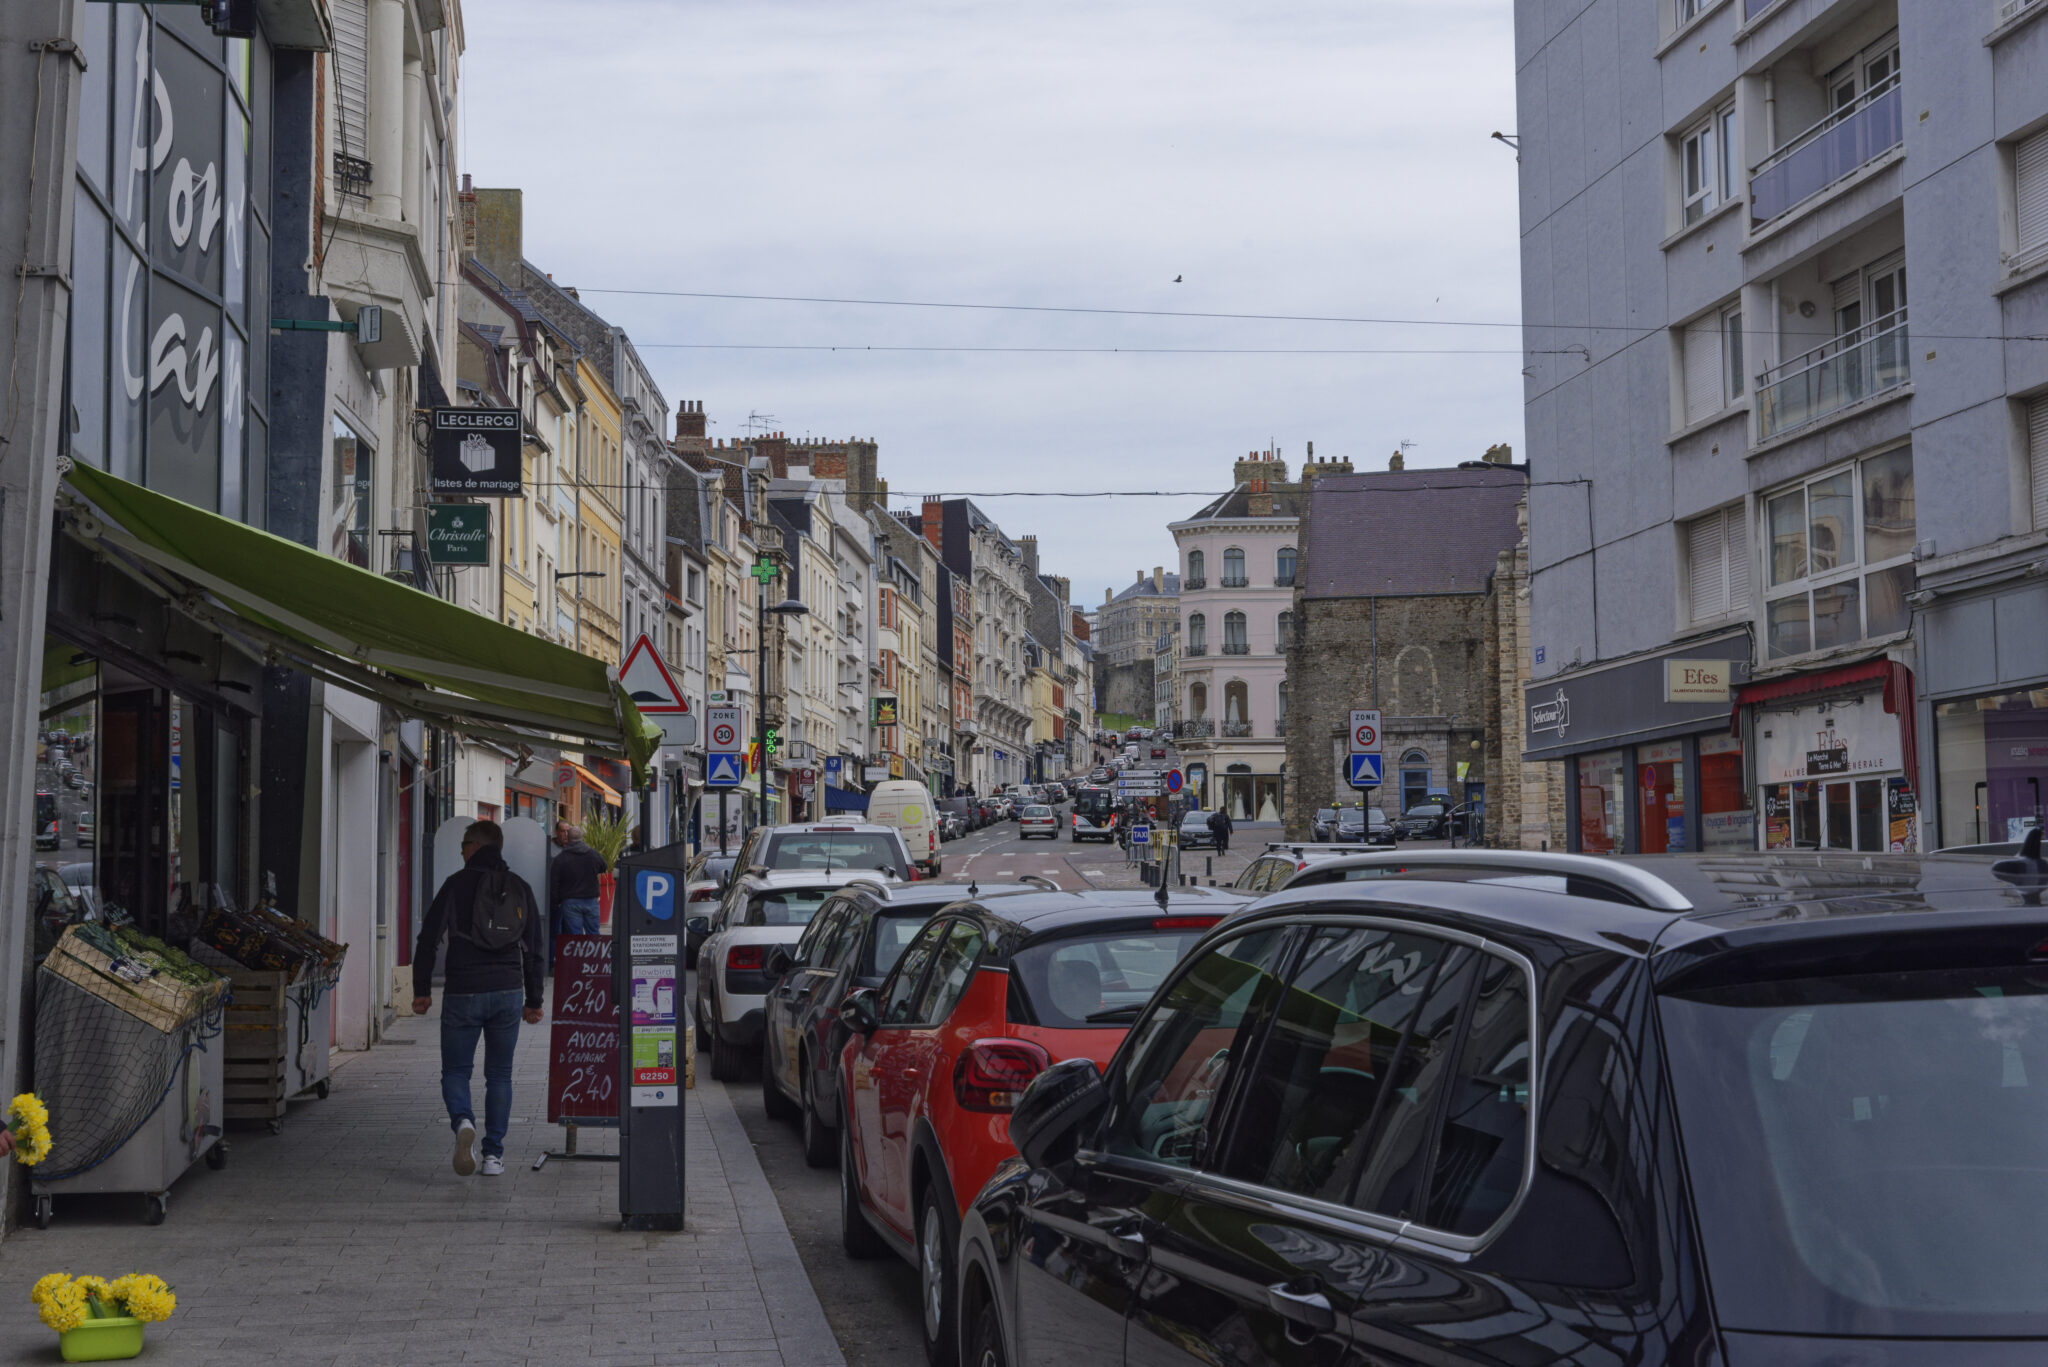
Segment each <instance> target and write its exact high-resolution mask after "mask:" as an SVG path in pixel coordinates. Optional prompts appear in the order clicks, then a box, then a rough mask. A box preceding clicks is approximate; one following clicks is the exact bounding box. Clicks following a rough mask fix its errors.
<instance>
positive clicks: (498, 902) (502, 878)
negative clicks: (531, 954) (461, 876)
mask: <svg viewBox="0 0 2048 1367" xmlns="http://www.w3.org/2000/svg"><path fill="white" fill-rule="evenodd" d="M532 913H533V891H532V889H530V888H528V887H527V886H526V880H524V879H522V878H521V877H520V876H519V875H518V874H516V873H514V872H512V870H510V869H485V870H484V872H483V876H482V877H481V878H479V879H478V880H477V884H476V896H475V898H473V899H472V900H471V902H470V904H469V925H468V926H467V927H466V928H464V927H462V926H460V925H457V926H453V927H451V929H452V930H453V931H454V933H455V934H457V935H460V936H461V937H462V938H463V939H465V940H467V941H469V942H470V943H471V944H473V945H475V946H476V947H477V948H478V949H488V950H492V951H497V950H501V949H509V948H511V947H512V946H513V945H516V944H518V943H519V941H520V939H521V937H522V936H524V935H525V934H526V918H527V917H528V916H530V915H531V914H532Z"/></svg>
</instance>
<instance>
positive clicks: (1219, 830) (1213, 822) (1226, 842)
mask: <svg viewBox="0 0 2048 1367" xmlns="http://www.w3.org/2000/svg"><path fill="white" fill-rule="evenodd" d="M1233 829H1234V827H1233V826H1232V824H1231V820H1230V813H1229V812H1227V811H1225V810H1224V809H1223V808H1221V807H1218V808H1217V809H1216V810H1215V811H1213V812H1211V813H1209V834H1210V835H1212V836H1214V837H1215V838H1216V853H1218V854H1229V853H1230V832H1231V831H1232V830H1233Z"/></svg>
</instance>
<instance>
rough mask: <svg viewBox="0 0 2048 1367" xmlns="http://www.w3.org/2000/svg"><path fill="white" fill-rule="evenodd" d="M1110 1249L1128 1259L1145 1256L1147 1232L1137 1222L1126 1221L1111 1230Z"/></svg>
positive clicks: (1113, 1226)
mask: <svg viewBox="0 0 2048 1367" xmlns="http://www.w3.org/2000/svg"><path fill="white" fill-rule="evenodd" d="M1109 1243H1110V1247H1112V1248H1114V1249H1115V1250H1116V1251H1117V1252H1118V1253H1121V1254H1122V1255H1123V1256H1124V1257H1126V1258H1142V1257H1144V1256H1145V1230H1144V1227H1143V1226H1142V1225H1140V1224H1139V1223H1138V1222H1137V1221H1135V1220H1130V1221H1126V1222H1125V1223H1123V1224H1120V1225H1112V1226H1110V1228H1109Z"/></svg>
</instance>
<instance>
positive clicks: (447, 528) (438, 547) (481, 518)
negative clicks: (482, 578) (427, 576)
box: [427, 503, 491, 565]
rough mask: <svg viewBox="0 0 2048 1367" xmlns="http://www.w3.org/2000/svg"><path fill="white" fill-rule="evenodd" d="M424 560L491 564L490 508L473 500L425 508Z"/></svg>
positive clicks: (444, 563) (441, 563) (455, 563)
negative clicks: (425, 539)
mask: <svg viewBox="0 0 2048 1367" xmlns="http://www.w3.org/2000/svg"><path fill="white" fill-rule="evenodd" d="M427 559H429V560H431V561H433V562H434V563H435V564H436V565H488V564H490V563H491V510H490V509H488V508H485V507H482V506H481V505H479V504H475V503H442V504H437V505H434V506H431V507H429V508H428V509H427Z"/></svg>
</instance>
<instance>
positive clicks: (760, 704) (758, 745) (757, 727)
mask: <svg viewBox="0 0 2048 1367" xmlns="http://www.w3.org/2000/svg"><path fill="white" fill-rule="evenodd" d="M747 573H748V574H751V575H753V576H754V579H755V581H756V582H757V583H758V584H759V585H760V592H759V598H760V615H759V622H760V630H759V639H758V640H756V641H755V643H754V647H755V661H756V667H757V668H758V669H759V670H760V671H761V691H760V694H759V697H758V701H757V702H756V704H755V707H754V747H755V753H756V754H757V755H759V756H760V761H761V824H762V825H764V826H765V825H767V824H768V614H769V613H771V612H773V613H776V614H778V615H780V616H783V617H801V616H803V615H804V614H805V613H806V612H809V611H810V609H809V608H806V607H805V606H804V605H803V604H802V603H801V602H799V601H798V600H797V599H795V598H793V597H791V598H785V599H783V600H782V601H781V602H779V603H777V604H776V605H775V606H774V607H772V608H771V607H769V606H768V581H769V580H770V579H773V578H774V577H775V576H776V573H777V571H776V568H775V562H774V561H772V560H769V559H767V558H766V557H763V558H762V559H760V560H757V561H755V562H754V567H753V568H752V569H750V570H748V571H747ZM782 695H783V699H784V706H785V708H786V707H787V704H788V698H789V688H788V686H787V684H785V685H784V687H783V690H782Z"/></svg>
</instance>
